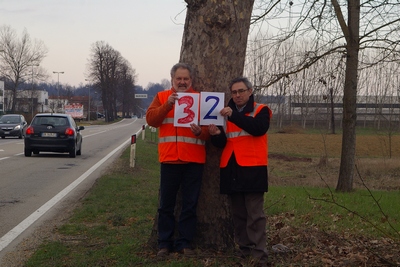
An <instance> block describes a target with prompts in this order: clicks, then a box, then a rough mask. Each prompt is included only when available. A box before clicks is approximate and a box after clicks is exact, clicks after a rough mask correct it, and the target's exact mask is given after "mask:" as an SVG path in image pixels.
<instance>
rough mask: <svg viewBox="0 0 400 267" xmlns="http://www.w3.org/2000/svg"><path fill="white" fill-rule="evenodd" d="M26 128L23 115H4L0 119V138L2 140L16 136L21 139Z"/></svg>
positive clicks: (26, 124)
mask: <svg viewBox="0 0 400 267" xmlns="http://www.w3.org/2000/svg"><path fill="white" fill-rule="evenodd" d="M27 127H28V123H27V122H26V120H25V117H24V116H23V115H20V114H5V115H3V116H1V117H0V136H1V138H3V139H4V138H6V136H17V137H18V138H20V139H22V137H24V136H25V131H26V128H27Z"/></svg>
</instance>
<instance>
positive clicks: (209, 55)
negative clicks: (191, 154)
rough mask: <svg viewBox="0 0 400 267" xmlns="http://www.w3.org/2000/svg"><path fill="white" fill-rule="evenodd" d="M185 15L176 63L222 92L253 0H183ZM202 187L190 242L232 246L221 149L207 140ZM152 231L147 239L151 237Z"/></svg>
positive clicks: (236, 65)
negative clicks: (188, 67)
mask: <svg viewBox="0 0 400 267" xmlns="http://www.w3.org/2000/svg"><path fill="white" fill-rule="evenodd" d="M186 3H187V13H186V22H185V28H184V33H183V38H182V47H181V55H180V59H179V61H180V62H186V63H189V64H190V65H192V66H193V67H194V69H195V72H196V77H195V79H194V83H193V87H194V88H195V89H196V90H197V91H208V92H225V105H226V104H227V100H228V99H229V98H230V94H229V89H228V83H229V81H230V80H232V79H233V78H236V77H238V76H241V75H243V69H244V62H245V56H246V46H247V36H248V32H249V28H250V17H251V13H252V10H253V3H254V0H249V1H237V0H234V1H228V0H219V1H206V0H186ZM206 148H207V162H206V165H205V168H204V174H203V183H202V191H201V194H200V199H199V205H198V210H197V214H198V224H197V235H196V238H195V240H194V245H195V246H197V247H199V248H201V249H215V250H227V249H230V248H233V245H234V242H233V224H232V220H231V213H230V209H229V205H228V201H227V197H226V196H225V195H221V194H220V193H219V160H220V155H221V150H220V149H217V148H215V147H213V146H212V145H211V144H210V143H209V142H208V143H207V147H206ZM155 234H156V231H153V232H152V236H151V237H150V240H155V236H154V235H155Z"/></svg>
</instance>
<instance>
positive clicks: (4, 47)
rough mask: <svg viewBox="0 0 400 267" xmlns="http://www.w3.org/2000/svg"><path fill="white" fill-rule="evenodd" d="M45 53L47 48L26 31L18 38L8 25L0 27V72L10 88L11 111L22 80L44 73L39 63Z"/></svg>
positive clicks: (40, 75)
mask: <svg viewBox="0 0 400 267" xmlns="http://www.w3.org/2000/svg"><path fill="white" fill-rule="evenodd" d="M46 55H47V48H46V47H45V45H44V43H43V42H42V41H39V40H32V39H31V38H30V36H29V34H28V32H27V31H26V29H25V30H24V31H23V33H22V35H21V38H20V39H19V38H18V36H17V34H16V32H15V30H13V29H12V28H11V27H10V26H8V25H4V26H1V27H0V63H1V64H0V74H1V76H3V77H4V78H5V79H6V87H8V88H7V89H9V90H11V98H12V99H11V101H10V102H11V105H12V106H11V112H15V111H16V110H15V108H16V105H17V101H16V100H17V89H18V87H19V85H20V84H21V83H22V82H27V81H30V80H31V79H32V81H31V82H32V84H33V80H34V79H35V80H42V79H44V78H45V77H46V74H45V72H44V70H43V69H42V68H40V67H39V65H40V63H41V62H42V61H43V59H44V58H45V57H46Z"/></svg>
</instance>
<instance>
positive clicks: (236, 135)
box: [220, 103, 271, 168]
mask: <svg viewBox="0 0 400 267" xmlns="http://www.w3.org/2000/svg"><path fill="white" fill-rule="evenodd" d="M263 107H264V105H262V104H258V103H254V110H253V111H252V112H250V113H246V114H245V115H246V116H252V117H255V116H256V115H257V114H258V113H259V112H260V110H261V109H262V108H263ZM270 115H271V112H270ZM225 132H226V137H227V142H226V145H225V148H224V150H223V151H222V156H221V161H220V167H221V168H224V167H226V166H227V165H228V161H229V159H230V157H231V156H232V153H233V152H234V153H235V157H236V161H237V163H238V164H239V165H240V166H267V165H268V136H267V134H264V135H262V136H253V135H250V134H249V133H247V132H246V131H245V130H243V129H241V128H239V127H238V126H236V124H234V123H232V122H230V121H227V123H226V130H225Z"/></svg>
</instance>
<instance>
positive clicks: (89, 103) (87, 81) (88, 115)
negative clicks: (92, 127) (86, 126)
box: [85, 79, 97, 122]
mask: <svg viewBox="0 0 400 267" xmlns="http://www.w3.org/2000/svg"><path fill="white" fill-rule="evenodd" d="M85 81H87V82H89V80H88V79H85ZM90 87H91V86H90V85H89V107H88V108H89V109H88V121H89V122H90ZM96 115H97V114H96Z"/></svg>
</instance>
